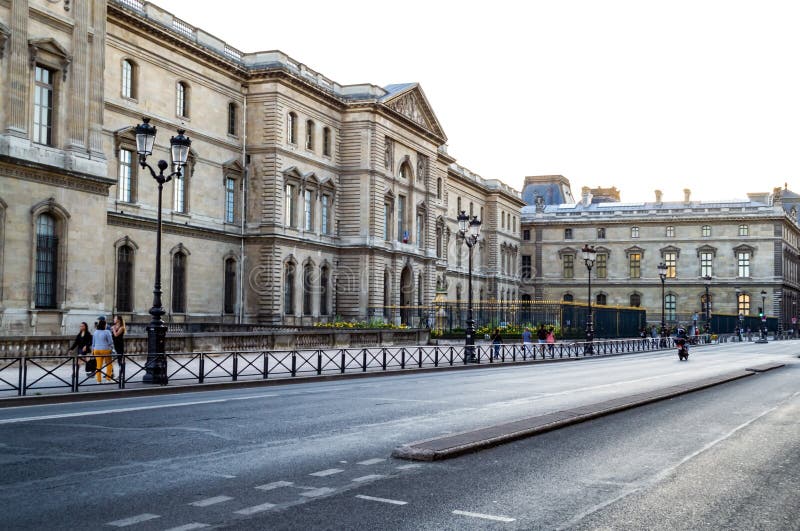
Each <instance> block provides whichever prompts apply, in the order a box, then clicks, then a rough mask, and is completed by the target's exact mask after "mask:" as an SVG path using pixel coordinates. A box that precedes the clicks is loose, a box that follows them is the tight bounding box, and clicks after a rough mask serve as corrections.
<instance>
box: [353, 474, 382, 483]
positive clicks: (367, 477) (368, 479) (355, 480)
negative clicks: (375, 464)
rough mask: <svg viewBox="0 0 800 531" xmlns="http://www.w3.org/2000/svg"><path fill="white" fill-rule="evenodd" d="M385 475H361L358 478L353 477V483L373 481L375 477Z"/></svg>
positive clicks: (378, 477)
mask: <svg viewBox="0 0 800 531" xmlns="http://www.w3.org/2000/svg"><path fill="white" fill-rule="evenodd" d="M385 477H386V476H382V475H381V474H370V475H369V476H361V477H360V478H354V479H353V482H354V483H363V482H365V481H374V480H376V479H381V478H385Z"/></svg>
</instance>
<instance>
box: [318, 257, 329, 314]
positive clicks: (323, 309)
mask: <svg viewBox="0 0 800 531" xmlns="http://www.w3.org/2000/svg"><path fill="white" fill-rule="evenodd" d="M329 283H330V270H329V269H328V266H322V269H320V274H319V314H320V315H328V313H329V311H328V299H329V297H328V284H329Z"/></svg>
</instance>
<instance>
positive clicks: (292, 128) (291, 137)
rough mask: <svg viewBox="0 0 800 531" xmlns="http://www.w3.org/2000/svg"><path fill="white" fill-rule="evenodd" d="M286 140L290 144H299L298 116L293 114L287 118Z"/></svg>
mask: <svg viewBox="0 0 800 531" xmlns="http://www.w3.org/2000/svg"><path fill="white" fill-rule="evenodd" d="M286 139H287V140H288V141H289V143H290V144H297V115H296V114H295V113H293V112H290V113H289V114H288V115H287V117H286Z"/></svg>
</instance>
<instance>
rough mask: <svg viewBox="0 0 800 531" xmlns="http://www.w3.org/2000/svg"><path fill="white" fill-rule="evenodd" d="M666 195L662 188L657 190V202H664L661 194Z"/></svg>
mask: <svg viewBox="0 0 800 531" xmlns="http://www.w3.org/2000/svg"><path fill="white" fill-rule="evenodd" d="M662 195H664V192H662V191H661V190H656V204H658V205H660V204H661V203H662V201H661V196H662Z"/></svg>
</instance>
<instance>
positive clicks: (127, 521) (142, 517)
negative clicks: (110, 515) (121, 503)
mask: <svg viewBox="0 0 800 531" xmlns="http://www.w3.org/2000/svg"><path fill="white" fill-rule="evenodd" d="M154 518H161V516H160V515H157V514H150V513H142V514H137V515H136V516H131V517H130V518H123V519H122V520H114V521H113V522H109V523H107V524H106V525H113V526H114V527H128V526H129V525H134V524H140V523H142V522H146V521H148V520H153V519H154Z"/></svg>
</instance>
